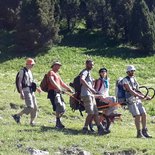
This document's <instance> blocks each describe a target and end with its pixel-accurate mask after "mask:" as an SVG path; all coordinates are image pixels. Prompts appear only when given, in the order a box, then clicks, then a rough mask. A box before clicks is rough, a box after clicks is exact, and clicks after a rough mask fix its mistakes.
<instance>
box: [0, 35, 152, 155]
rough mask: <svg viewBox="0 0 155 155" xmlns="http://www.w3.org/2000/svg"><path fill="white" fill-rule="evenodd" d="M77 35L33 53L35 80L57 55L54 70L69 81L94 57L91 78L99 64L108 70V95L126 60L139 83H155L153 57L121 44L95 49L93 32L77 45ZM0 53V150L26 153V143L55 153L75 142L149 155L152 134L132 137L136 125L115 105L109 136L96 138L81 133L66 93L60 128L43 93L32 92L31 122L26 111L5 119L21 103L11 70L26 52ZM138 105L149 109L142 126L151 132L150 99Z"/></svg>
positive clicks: (96, 154)
mask: <svg viewBox="0 0 155 155" xmlns="http://www.w3.org/2000/svg"><path fill="white" fill-rule="evenodd" d="M64 39H65V38H64ZM82 39H83V38H81V40H80V39H79V40H77V42H76V45H74V44H70V45H69V44H66V43H64V42H62V44H61V45H59V46H55V47H53V48H52V49H51V50H48V51H47V52H46V53H44V52H42V53H39V54H36V55H35V57H34V58H35V60H36V65H35V67H34V68H33V73H34V77H35V79H36V81H37V82H38V83H39V82H40V81H41V79H42V78H43V75H44V74H45V73H46V72H47V71H48V70H49V69H50V65H51V61H52V60H54V59H58V60H60V61H61V62H62V64H63V66H62V68H61V70H60V75H61V77H62V79H63V80H64V81H65V82H66V83H69V82H71V81H72V80H73V78H74V76H76V75H77V74H78V73H79V72H80V71H81V70H82V69H83V68H84V62H85V60H86V59H88V58H92V59H93V60H94V62H95V67H94V69H93V71H92V75H93V77H94V78H98V70H99V69H100V67H103V66H105V67H106V68H107V69H108V74H109V77H110V83H111V85H110V87H111V91H110V94H111V95H114V88H115V81H116V79H117V78H118V77H120V76H121V77H124V76H126V73H125V68H126V66H127V65H128V64H133V65H135V67H136V68H137V71H136V76H137V80H138V81H139V83H140V84H141V85H145V86H151V87H153V88H155V84H154V80H155V78H154V77H155V72H154V70H155V67H154V60H155V56H153V55H152V56H146V55H144V54H142V53H141V54H139V52H140V51H138V50H135V49H132V48H130V47H128V46H123V45H122V46H117V45H115V46H111V47H110V46H107V47H106V48H105V47H102V46H100V48H97V47H99V46H97V45H96V42H95V43H94V44H95V45H93V37H92V38H89V37H88V38H87V42H88V43H87V44H82V45H81V44H80V42H81V41H82ZM89 39H90V41H91V43H92V45H91V47H88V46H89ZM70 40H71V38H70ZM66 42H67V40H66ZM68 42H69V41H68ZM74 42H75V41H74ZM80 45H81V46H80ZM86 45H87V46H86ZM137 52H138V53H137ZM2 55H3V57H1V58H0V60H1V61H0V73H1V76H0V86H1V87H0V98H1V100H0V126H1V131H0V155H7V154H9V155H14V154H17V155H23V154H27V153H26V148H28V147H32V148H36V149H41V150H47V151H49V152H50V154H51V155H53V152H57V151H58V150H59V149H63V148H71V147H75V146H76V147H79V148H82V149H84V150H87V151H89V152H91V154H93V155H101V154H104V152H119V151H124V152H125V151H127V150H128V151H130V152H134V153H135V154H145V155H146V154H147V155H148V154H150V155H152V154H155V149H154V143H155V139H154V138H152V139H145V140H143V139H137V138H135V135H136V130H135V126H134V122H133V118H132V117H131V115H130V114H129V112H128V111H127V110H123V109H119V111H120V112H121V113H122V114H123V115H122V121H116V122H115V123H114V124H112V129H111V131H112V132H111V133H110V134H109V135H105V136H100V137H99V136H97V135H96V134H93V135H83V134H82V133H81V128H82V127H83V123H84V118H85V116H86V114H85V113H84V117H81V116H80V114H79V112H78V111H76V112H72V111H71V109H70V107H69V104H68V102H69V97H68V96H66V95H64V99H65V101H66V104H67V112H66V114H65V115H64V117H63V122H64V124H65V125H66V126H67V128H66V129H64V130H62V131H58V130H56V129H55V128H54V125H55V116H54V114H53V113H52V108H51V105H50V102H49V101H48V100H47V97H46V93H42V94H40V95H39V94H36V96H37V101H38V106H39V114H38V118H37V126H35V127H30V126H29V125H28V124H29V116H23V117H22V124H21V125H17V124H16V123H15V122H14V120H13V119H12V118H11V114H14V113H16V112H17V111H20V110H21V109H20V106H22V105H24V103H23V101H22V100H20V98H19V94H18V93H17V92H14V88H15V84H14V81H15V75H16V73H17V71H18V70H19V69H20V68H21V67H22V66H23V65H24V63H25V58H26V56H27V55H25V56H23V55H20V54H18V55H15V56H14V55H11V57H10V58H9V55H5V53H4V52H3V51H2ZM33 56H34V55H33ZM10 103H15V104H17V105H18V109H11V108H10ZM144 105H145V107H146V109H147V111H148V113H149V115H148V128H149V130H150V133H151V134H152V135H153V137H155V132H154V124H153V123H152V121H154V120H152V118H151V117H150V116H151V115H154V114H155V107H154V100H151V101H149V102H144Z"/></svg>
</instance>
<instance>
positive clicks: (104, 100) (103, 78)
mask: <svg viewBox="0 0 155 155" xmlns="http://www.w3.org/2000/svg"><path fill="white" fill-rule="evenodd" d="M107 72H108V71H107V69H106V68H101V69H100V70H99V76H100V77H99V79H97V80H96V82H95V90H96V91H97V93H98V94H100V95H102V97H100V98H98V99H97V101H99V103H98V104H100V103H101V105H103V104H111V103H114V102H116V98H115V97H114V96H109V85H110V83H109V78H108V73H107ZM116 109H117V108H116V107H114V106H111V107H109V108H108V109H107V111H106V115H108V116H111V117H114V116H115V115H116Z"/></svg>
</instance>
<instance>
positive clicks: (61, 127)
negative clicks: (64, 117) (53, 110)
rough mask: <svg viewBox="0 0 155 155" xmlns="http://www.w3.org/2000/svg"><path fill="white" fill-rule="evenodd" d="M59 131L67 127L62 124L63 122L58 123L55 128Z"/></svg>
mask: <svg viewBox="0 0 155 155" xmlns="http://www.w3.org/2000/svg"><path fill="white" fill-rule="evenodd" d="M55 127H56V128H57V129H63V128H65V126H64V125H63V124H62V123H61V122H59V121H58V122H56V126H55Z"/></svg>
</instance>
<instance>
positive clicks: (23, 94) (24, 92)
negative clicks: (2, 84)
mask: <svg viewBox="0 0 155 155" xmlns="http://www.w3.org/2000/svg"><path fill="white" fill-rule="evenodd" d="M34 65H35V61H34V59H32V58H27V59H26V66H25V67H24V68H23V69H21V70H20V72H19V75H18V77H19V81H18V83H17V85H18V88H19V93H20V98H21V99H23V100H25V104H26V107H25V108H24V109H23V110H22V111H21V112H19V113H18V114H15V115H12V117H13V118H14V120H15V121H16V122H17V123H20V119H21V116H22V115H23V114H26V115H28V114H30V125H31V126H34V125H35V122H34V120H35V118H36V117H37V101H36V97H35V94H34V92H33V89H32V84H33V75H32V72H31V69H32V68H33V66H34ZM24 69H25V72H24ZM23 83H24V86H23ZM37 91H38V92H39V93H40V92H41V89H40V88H37Z"/></svg>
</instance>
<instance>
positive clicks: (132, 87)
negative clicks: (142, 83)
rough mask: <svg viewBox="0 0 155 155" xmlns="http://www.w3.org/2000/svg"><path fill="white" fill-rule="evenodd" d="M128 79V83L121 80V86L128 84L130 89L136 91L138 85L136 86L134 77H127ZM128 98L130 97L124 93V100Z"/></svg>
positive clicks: (127, 93)
mask: <svg viewBox="0 0 155 155" xmlns="http://www.w3.org/2000/svg"><path fill="white" fill-rule="evenodd" d="M129 78H130V81H129V80H128V79H127V78H124V79H123V81H122V83H123V85H124V84H128V85H129V87H130V89H135V90H138V87H139V85H138V83H137V81H136V80H135V77H134V76H133V77H129ZM124 89H125V88H124ZM130 96H132V95H131V94H130V93H129V92H127V91H126V98H129V97H130Z"/></svg>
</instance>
